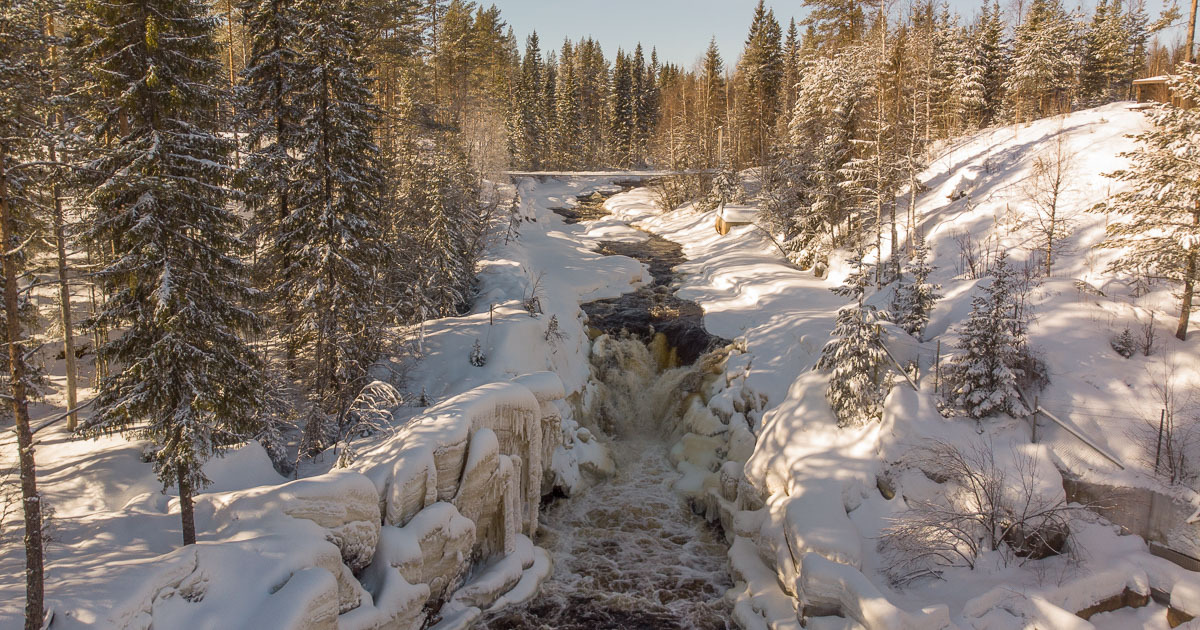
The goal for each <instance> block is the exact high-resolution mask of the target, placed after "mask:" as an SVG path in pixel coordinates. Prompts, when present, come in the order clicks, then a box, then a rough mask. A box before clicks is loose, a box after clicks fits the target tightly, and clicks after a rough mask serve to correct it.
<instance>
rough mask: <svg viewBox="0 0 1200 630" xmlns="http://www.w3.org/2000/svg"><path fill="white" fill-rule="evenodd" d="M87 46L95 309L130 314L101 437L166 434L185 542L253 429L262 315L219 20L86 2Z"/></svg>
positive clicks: (120, 319)
mask: <svg viewBox="0 0 1200 630" xmlns="http://www.w3.org/2000/svg"><path fill="white" fill-rule="evenodd" d="M84 8H85V10H86V11H87V13H86V14H85V15H84V16H83V19H81V20H80V21H79V30H78V32H77V33H76V41H77V42H78V45H79V48H78V49H77V51H76V54H77V55H79V57H80V59H82V60H83V61H84V63H85V64H86V67H87V69H88V70H89V72H90V80H89V83H88V85H86V86H84V87H83V89H84V90H85V91H86V92H88V93H90V94H92V95H94V96H93V101H92V108H91V110H90V111H89V112H88V116H87V121H86V122H87V129H88V131H89V132H90V134H91V136H90V138H91V146H90V148H91V154H92V155H93V156H94V159H93V161H92V162H91V163H90V164H88V165H87V172H88V173H91V174H93V176H94V177H95V180H94V187H93V188H92V189H91V190H90V192H89V193H88V194H87V195H86V198H85V199H84V201H85V202H86V204H87V206H88V208H89V209H90V212H91V230H90V233H89V235H88V236H89V238H90V239H91V240H92V242H93V243H96V244H98V245H102V246H103V248H104V249H105V250H106V251H111V252H112V254H113V255H112V256H111V258H109V259H108V260H107V261H106V264H105V266H104V267H103V268H102V269H101V270H99V271H98V272H97V276H98V278H99V281H100V282H101V283H103V285H104V286H105V287H106V288H107V292H106V295H107V299H106V301H105V303H104V305H103V307H102V308H101V309H100V314H99V316H98V318H97V321H98V322H99V323H100V324H103V325H106V326H109V327H118V326H119V327H121V328H123V334H122V335H121V336H120V337H119V338H118V339H115V340H113V341H111V342H109V343H108V344H107V345H106V346H105V347H103V348H100V349H99V351H100V352H101V353H102V354H103V355H104V356H105V357H106V358H108V360H109V361H110V364H111V365H114V366H118V368H119V371H117V372H115V373H113V374H111V375H109V377H108V378H106V379H105V380H104V381H103V383H102V384H101V388H100V392H99V394H98V396H97V401H96V413H95V415H94V416H93V417H92V418H91V420H89V421H88V422H87V423H86V424H85V425H84V426H83V427H82V430H83V431H84V432H85V433H87V434H90V435H97V434H101V433H111V432H115V431H121V430H129V429H131V428H132V427H137V428H136V429H135V430H134V432H135V433H136V434H137V435H139V436H143V437H147V438H150V439H151V440H152V441H153V442H154V444H155V445H156V447H157V448H156V450H155V452H154V456H153V457H154V469H155V471H156V472H157V473H158V476H159V479H160V480H162V482H163V484H164V486H170V485H171V484H177V485H178V488H179V497H180V511H181V516H182V520H183V538H184V544H191V543H193V542H195V538H196V534H195V521H194V517H193V513H192V496H193V493H195V492H196V491H198V490H200V489H201V488H203V487H204V486H205V485H206V484H207V482H208V480H207V479H206V478H205V476H204V473H203V471H202V469H201V466H202V465H203V463H204V462H205V461H206V460H207V459H208V458H209V457H211V456H213V455H217V454H220V453H221V452H222V451H223V450H224V449H225V448H227V447H228V446H229V445H230V444H232V443H235V442H238V441H241V440H244V439H247V438H249V437H251V436H252V435H253V434H254V433H255V432H256V426H255V418H256V415H255V414H256V409H257V407H258V406H259V404H260V402H261V400H262V393H261V389H260V386H259V385H258V383H259V379H258V376H259V374H260V366H259V360H258V358H257V357H256V356H255V355H254V354H253V353H252V352H251V350H250V348H249V347H248V346H247V344H246V343H245V342H244V341H243V340H242V338H241V337H240V334H239V333H241V332H242V331H246V330H250V329H252V328H253V327H254V326H255V325H256V324H257V320H256V318H255V317H254V315H253V314H252V313H251V312H250V311H249V310H247V308H246V306H245V305H246V304H247V303H248V302H249V300H250V299H251V291H250V289H249V287H248V286H247V283H246V281H245V276H246V274H245V272H244V270H243V268H242V265H241V263H240V262H239V258H238V256H240V255H242V254H244V253H245V249H246V248H245V246H244V244H243V243H242V242H241V241H240V240H239V239H238V238H237V236H236V234H237V232H238V230H239V229H240V227H241V224H240V221H239V220H238V217H237V216H236V215H235V214H234V213H233V212H232V211H231V210H230V209H229V208H228V207H226V200H227V197H228V194H227V190H226V188H225V183H226V181H227V179H228V177H229V170H230V169H229V164H228V154H229V152H230V150H231V149H232V146H231V143H230V142H229V141H228V140H225V139H223V138H222V137H221V136H220V135H219V133H218V132H219V131H220V128H219V126H218V124H217V120H216V119H215V114H216V112H217V111H218V101H219V98H221V96H222V95H221V94H220V93H219V92H218V91H217V90H216V89H214V87H213V86H214V85H217V84H218V79H217V77H218V74H217V73H218V72H220V70H221V67H220V65H219V63H218V62H216V61H215V56H216V53H217V50H216V45H215V43H214V40H213V21H212V20H211V19H209V18H208V16H207V7H206V6H204V5H202V4H199V3H197V2H192V1H190V0H130V1H128V2H121V3H115V4H114V3H108V4H89V5H87V6H86V7H84Z"/></svg>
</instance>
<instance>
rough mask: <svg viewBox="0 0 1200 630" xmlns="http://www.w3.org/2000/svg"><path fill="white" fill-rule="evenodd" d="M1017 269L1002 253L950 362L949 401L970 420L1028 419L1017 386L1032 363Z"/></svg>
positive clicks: (964, 327)
mask: <svg viewBox="0 0 1200 630" xmlns="http://www.w3.org/2000/svg"><path fill="white" fill-rule="evenodd" d="M1013 280H1014V277H1013V270H1012V268H1011V267H1009V266H1008V261H1007V257H1006V255H1005V254H1004V253H1003V252H1001V254H1000V256H999V257H998V259H997V260H996V264H995V266H994V267H993V268H992V271H991V282H990V283H989V284H988V285H987V286H986V287H985V288H984V290H983V292H982V293H981V294H979V295H976V296H975V298H974V299H972V300H971V313H970V315H968V316H967V321H966V323H964V324H963V326H962V328H961V329H960V331H959V335H960V336H959V342H958V344H957V346H956V347H957V349H958V350H959V353H958V354H957V355H955V356H954V357H953V358H952V359H951V362H950V366H949V369H948V370H947V377H946V381H947V384H949V385H950V387H951V389H950V392H949V393H948V396H947V401H946V402H947V403H948V404H949V405H950V406H951V407H953V408H955V409H959V410H962V411H963V413H966V414H967V416H969V417H971V418H977V419H978V418H985V417H988V416H994V415H996V414H1001V413H1006V414H1008V415H1010V416H1013V417H1023V416H1025V415H1026V414H1027V413H1028V412H1027V411H1026V409H1025V406H1024V405H1023V404H1022V403H1021V399H1020V394H1019V393H1018V390H1017V385H1018V382H1019V381H1020V379H1022V378H1024V377H1025V370H1024V366H1025V365H1027V364H1028V351H1027V349H1026V347H1025V344H1026V342H1025V338H1024V331H1025V328H1026V322H1025V321H1024V320H1023V315H1022V308H1021V306H1020V304H1019V303H1018V296H1017V295H1016V294H1015V287H1014V284H1013Z"/></svg>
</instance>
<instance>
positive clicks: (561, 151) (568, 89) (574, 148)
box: [553, 40, 583, 169]
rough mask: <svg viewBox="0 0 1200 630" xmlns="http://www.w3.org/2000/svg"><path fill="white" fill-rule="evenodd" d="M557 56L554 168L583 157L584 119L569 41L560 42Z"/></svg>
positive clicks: (575, 163)
mask: <svg viewBox="0 0 1200 630" xmlns="http://www.w3.org/2000/svg"><path fill="white" fill-rule="evenodd" d="M559 59H560V62H559V70H558V87H557V88H556V89H555V91H554V97H555V100H554V134H553V139H554V164H555V167H556V168H561V169H574V168H578V167H579V166H580V164H581V160H582V158H583V120H582V117H581V116H580V111H579V109H580V100H581V98H582V95H581V86H580V82H579V70H578V69H577V67H576V65H577V64H576V57H575V52H574V49H573V48H572V46H571V41H570V40H567V41H564V42H563V47H562V54H561V55H560V56H559Z"/></svg>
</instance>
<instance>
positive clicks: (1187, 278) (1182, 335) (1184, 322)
mask: <svg viewBox="0 0 1200 630" xmlns="http://www.w3.org/2000/svg"><path fill="white" fill-rule="evenodd" d="M1192 225H1200V201H1198V202H1196V209H1195V210H1193V211H1192ZM1183 273H1184V275H1183V304H1182V305H1181V306H1180V307H1179V327H1178V328H1176V329H1175V337H1176V338H1177V339H1179V340H1180V341H1187V329H1188V318H1189V317H1190V316H1191V314H1192V290H1193V289H1194V288H1195V284H1196V247H1195V246H1194V245H1193V246H1192V247H1191V249H1189V250H1188V254H1187V263H1186V264H1185V268H1184V272H1183Z"/></svg>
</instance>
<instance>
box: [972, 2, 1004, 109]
mask: <svg viewBox="0 0 1200 630" xmlns="http://www.w3.org/2000/svg"><path fill="white" fill-rule="evenodd" d="M1004 28H1005V27H1004V16H1003V15H1002V14H1001V12H1000V3H999V0H992V2H991V5H990V7H989V5H988V3H987V0H984V5H983V10H982V13H981V15H980V18H979V28H978V31H977V38H978V41H977V51H978V55H979V57H978V63H979V65H980V66H981V68H982V77H981V84H982V85H981V87H982V91H983V95H982V96H983V109H982V112H981V114H982V115H981V118H980V121H979V124H980V125H981V126H982V125H988V124H991V123H992V122H994V121H995V120H996V117H997V116H999V115H1000V111H1001V108H1002V107H1003V103H1004V79H1005V77H1006V76H1007V74H1008V54H1009V51H1008V45H1007V42H1006V41H1005V38H1004Z"/></svg>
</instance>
